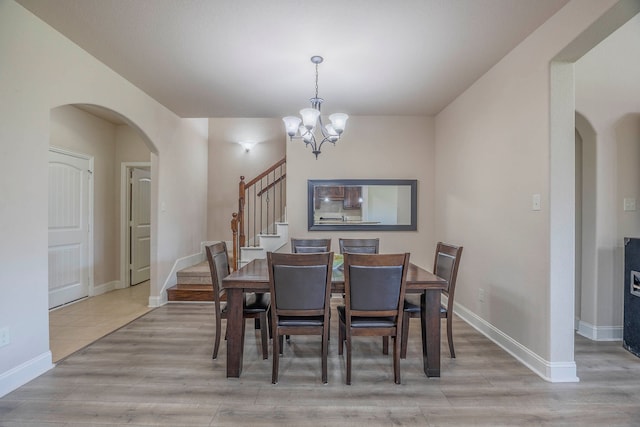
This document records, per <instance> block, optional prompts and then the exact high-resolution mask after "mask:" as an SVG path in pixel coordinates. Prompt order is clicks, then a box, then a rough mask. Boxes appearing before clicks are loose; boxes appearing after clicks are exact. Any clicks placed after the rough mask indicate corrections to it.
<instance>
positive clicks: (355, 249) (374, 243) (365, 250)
mask: <svg viewBox="0 0 640 427" xmlns="http://www.w3.org/2000/svg"><path fill="white" fill-rule="evenodd" d="M338 243H339V244H340V253H341V254H343V253H345V252H349V253H352V254H377V253H379V252H380V239H378V238H375V239H342V238H340V239H338Z"/></svg>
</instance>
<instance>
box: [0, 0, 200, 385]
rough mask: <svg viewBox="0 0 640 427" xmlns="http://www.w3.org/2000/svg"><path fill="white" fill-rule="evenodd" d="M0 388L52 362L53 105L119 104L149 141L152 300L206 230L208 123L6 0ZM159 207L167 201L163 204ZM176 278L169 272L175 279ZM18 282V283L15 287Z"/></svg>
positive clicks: (2, 6) (0, 145) (1, 34)
mask: <svg viewBox="0 0 640 427" xmlns="http://www.w3.org/2000/svg"><path fill="white" fill-rule="evenodd" d="M0 57H2V58H3V60H2V62H1V64H2V65H1V67H2V78H1V79H0V98H2V102H0V235H2V236H3V238H2V241H0V259H2V260H3V262H2V266H3V267H2V269H0V287H2V289H1V291H2V295H3V298H2V299H0V327H6V328H8V330H9V334H10V339H11V343H10V344H9V345H7V346H5V347H2V348H0V395H3V394H5V393H7V392H8V391H10V390H12V389H14V388H15V387H17V386H19V385H21V384H23V383H25V382H26V381H29V380H30V379H31V378H33V377H35V376H37V375H39V374H41V373H42V372H44V371H46V370H47V369H49V368H50V367H51V366H52V364H51V353H50V351H49V316H48V309H47V307H48V304H47V301H48V289H47V288H48V286H47V280H48V262H47V191H48V190H47V185H46V182H47V163H48V149H49V139H50V134H51V127H52V126H53V125H52V123H51V110H52V109H53V108H55V107H58V106H61V105H68V104H93V105H98V106H103V107H106V108H108V109H110V110H112V111H116V112H118V113H119V114H120V115H122V116H123V117H125V118H126V120H128V122H129V124H130V125H131V126H133V127H135V128H136V129H137V130H139V131H140V132H141V135H143V139H144V140H145V141H146V143H147V144H148V146H149V147H150V148H151V149H152V152H153V154H152V155H151V163H152V167H151V170H152V180H153V184H152V196H151V197H152V207H153V208H152V219H151V220H152V242H151V247H152V249H151V251H152V253H151V263H152V266H151V295H150V303H151V304H152V305H157V304H159V303H161V302H162V300H163V295H164V293H163V292H162V289H163V287H164V286H165V285H166V284H168V283H170V282H171V280H172V268H173V267H174V265H176V260H180V259H182V258H184V257H188V256H191V255H194V254H199V253H200V242H201V241H202V240H204V237H205V234H206V184H207V183H206V176H207V139H208V129H207V122H206V120H204V119H181V118H179V117H177V116H176V115H175V114H173V113H172V112H171V111H169V110H167V109H166V108H165V107H163V106H162V105H160V104H158V103H157V102H156V101H154V100H153V99H151V98H150V97H149V96H148V95H146V94H145V93H144V92H142V91H141V90H139V89H137V88H136V87H135V86H133V85H131V83H129V82H127V81H126V80H124V79H123V78H122V77H120V76H118V75H117V74H115V73H114V72H113V70H111V69H110V68H108V67H106V66H104V65H103V64H101V63H100V62H98V61H97V60H96V59H95V58H94V57H92V56H91V55H89V54H88V53H86V52H84V51H83V50H81V49H80V48H78V46H76V45H74V44H73V43H71V42H70V41H69V40H68V39H67V38H65V37H63V36H62V35H60V34H59V33H57V32H56V31H55V30H53V29H52V28H51V27H49V26H48V25H45V24H44V23H43V22H42V21H40V20H39V19H37V18H35V17H34V16H33V15H32V14H30V13H29V12H27V11H26V10H25V9H24V8H22V7H21V6H19V5H18V4H16V3H15V2H13V1H11V0H0ZM163 207H164V209H162V208H163ZM173 280H175V279H173ZM16 284H20V285H19V286H17V285H16Z"/></svg>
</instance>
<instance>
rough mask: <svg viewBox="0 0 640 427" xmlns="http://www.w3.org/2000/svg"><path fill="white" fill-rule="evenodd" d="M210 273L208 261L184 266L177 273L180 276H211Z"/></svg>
mask: <svg viewBox="0 0 640 427" xmlns="http://www.w3.org/2000/svg"><path fill="white" fill-rule="evenodd" d="M210 274H211V271H210V270H209V263H208V262H207V261H204V262H201V263H200V264H196V265H192V266H191V267H187V268H183V269H182V270H180V271H178V273H177V275H178V276H209V275H210Z"/></svg>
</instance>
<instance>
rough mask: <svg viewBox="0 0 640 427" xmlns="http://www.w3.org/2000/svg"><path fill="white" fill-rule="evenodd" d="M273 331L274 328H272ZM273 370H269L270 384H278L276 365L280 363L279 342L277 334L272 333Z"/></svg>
mask: <svg viewBox="0 0 640 427" xmlns="http://www.w3.org/2000/svg"><path fill="white" fill-rule="evenodd" d="M274 329H275V328H274ZM273 335H274V338H273V340H272V341H273V342H272V345H273V368H272V370H271V383H272V384H278V365H279V362H280V348H279V347H280V340H279V339H278V336H277V332H276V331H274V332H273Z"/></svg>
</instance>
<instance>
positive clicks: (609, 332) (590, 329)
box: [578, 320, 622, 341]
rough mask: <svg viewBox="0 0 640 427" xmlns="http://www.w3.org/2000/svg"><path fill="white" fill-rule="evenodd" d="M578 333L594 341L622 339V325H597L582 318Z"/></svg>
mask: <svg viewBox="0 0 640 427" xmlns="http://www.w3.org/2000/svg"><path fill="white" fill-rule="evenodd" d="M578 334H580V335H582V336H583V337H585V338H589V339H590V340H592V341H622V326H595V325H592V324H591V323H587V322H583V321H582V320H580V321H579V322H578Z"/></svg>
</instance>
